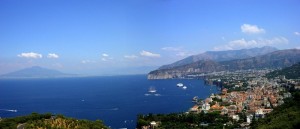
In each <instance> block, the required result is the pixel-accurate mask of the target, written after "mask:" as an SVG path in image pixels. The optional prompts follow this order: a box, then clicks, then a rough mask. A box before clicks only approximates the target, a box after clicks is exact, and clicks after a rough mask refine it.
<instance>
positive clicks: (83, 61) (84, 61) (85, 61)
mask: <svg viewBox="0 0 300 129" xmlns="http://www.w3.org/2000/svg"><path fill="white" fill-rule="evenodd" d="M95 62H96V61H91V60H82V61H81V63H82V64H88V63H95Z"/></svg>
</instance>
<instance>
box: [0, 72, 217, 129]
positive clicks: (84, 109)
mask: <svg viewBox="0 0 300 129" xmlns="http://www.w3.org/2000/svg"><path fill="white" fill-rule="evenodd" d="M180 82H181V83H183V84H184V85H186V86H187V89H185V90H184V89H182V88H179V87H177V86H176V84H177V83H180ZM150 87H154V88H155V89H156V93H149V92H148V90H149V88H150ZM0 91H1V94H0V109H3V110H0V117H14V116H20V115H26V114H30V113H32V112H38V113H46V112H51V113H52V114H63V115H65V116H68V117H75V118H79V119H89V120H96V119H101V120H103V121H104V123H105V124H106V125H108V126H111V128H135V125H136V117H137V114H148V113H173V112H186V111H187V110H188V109H189V108H190V107H191V106H193V103H192V98H193V97H194V96H199V97H200V98H205V97H207V96H208V95H210V94H211V93H216V92H217V88H216V87H213V86H207V85H204V82H203V80H147V78H146V75H132V76H109V77H83V78H57V79H20V80H17V81H16V80H0ZM149 94H150V95H149ZM155 94H156V95H155ZM11 110H17V112H12V111H11Z"/></svg>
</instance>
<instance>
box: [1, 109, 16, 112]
mask: <svg viewBox="0 0 300 129" xmlns="http://www.w3.org/2000/svg"><path fill="white" fill-rule="evenodd" d="M0 110H1V111H7V112H18V110H13V109H0Z"/></svg>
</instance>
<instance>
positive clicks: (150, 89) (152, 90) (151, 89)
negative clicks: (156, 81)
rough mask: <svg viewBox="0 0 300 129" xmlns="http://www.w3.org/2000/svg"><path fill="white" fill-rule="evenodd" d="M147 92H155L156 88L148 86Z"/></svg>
mask: <svg viewBox="0 0 300 129" xmlns="http://www.w3.org/2000/svg"><path fill="white" fill-rule="evenodd" d="M148 92H150V93H155V92H156V90H155V88H154V87H150V88H149V90H148Z"/></svg>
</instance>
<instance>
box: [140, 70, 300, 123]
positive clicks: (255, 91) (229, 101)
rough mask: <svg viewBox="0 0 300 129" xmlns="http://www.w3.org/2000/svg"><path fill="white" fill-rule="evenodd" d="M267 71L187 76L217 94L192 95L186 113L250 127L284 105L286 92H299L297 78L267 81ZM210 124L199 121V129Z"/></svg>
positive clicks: (282, 77)
mask: <svg viewBox="0 0 300 129" xmlns="http://www.w3.org/2000/svg"><path fill="white" fill-rule="evenodd" d="M271 71H272V70H270V69H264V70H239V71H234V72H230V71H222V72H213V73H209V74H199V75H190V76H187V77H186V79H187V78H189V79H192V78H193V79H195V78H196V79H197V78H202V79H204V80H205V83H206V86H209V87H214V86H217V87H218V88H219V89H220V93H212V94H211V95H210V96H208V97H207V98H205V99H201V98H198V97H197V96H195V97H194V98H192V102H194V103H195V105H194V106H193V107H191V108H190V109H189V111H188V112H186V114H209V113H217V114H219V115H220V116H225V117H227V118H228V120H229V121H227V122H226V123H224V124H223V128H226V127H229V126H230V125H233V123H235V124H236V125H238V127H239V128H250V124H251V123H252V122H253V121H255V120H258V119H260V118H264V117H265V116H266V114H268V113H270V112H272V111H273V109H274V108H276V107H278V106H280V105H282V104H284V103H285V101H284V100H285V99H286V98H290V97H292V94H291V93H290V92H289V91H290V90H291V88H293V90H297V89H300V79H287V78H286V77H285V76H284V75H281V76H278V77H275V78H268V77H267V76H266V74H268V73H269V72H271ZM159 124H160V122H155V121H152V122H151V124H150V125H151V126H148V128H149V127H155V126H156V127H158V126H159ZM210 124H211V123H206V122H201V124H200V126H201V127H205V126H209V125H210ZM197 126H198V125H197ZM145 128H147V127H145Z"/></svg>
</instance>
